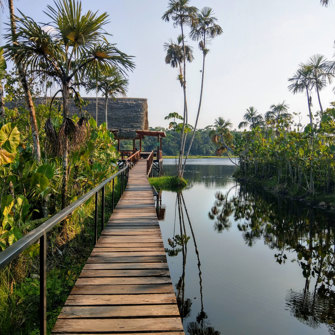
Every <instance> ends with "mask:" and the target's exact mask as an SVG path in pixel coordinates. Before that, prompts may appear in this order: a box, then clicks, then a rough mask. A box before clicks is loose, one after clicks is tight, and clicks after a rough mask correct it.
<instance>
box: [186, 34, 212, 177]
mask: <svg viewBox="0 0 335 335" xmlns="http://www.w3.org/2000/svg"><path fill="white" fill-rule="evenodd" d="M205 48H206V37H205V36H204V50H203V54H202V55H203V57H202V73H201V88H200V98H199V105H198V112H197V117H196V120H195V124H194V129H193V133H192V137H191V141H190V144H189V146H188V150H187V153H186V156H185V160H184V164H183V174H184V170H185V166H186V161H187V158H188V156H189V154H190V152H191V148H192V144H193V141H194V137H195V132H196V130H197V126H198V121H199V115H200V110H201V104H202V96H203V91H204V79H205V64H206V53H205Z"/></svg>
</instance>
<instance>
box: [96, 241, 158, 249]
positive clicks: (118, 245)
mask: <svg viewBox="0 0 335 335" xmlns="http://www.w3.org/2000/svg"><path fill="white" fill-rule="evenodd" d="M109 246H112V247H113V248H129V247H132V248H139V249H140V248H163V247H164V245H163V242H153V243H152V242H150V243H131V244H129V243H113V244H110V243H103V242H99V243H98V244H97V245H96V246H95V247H96V248H106V247H109Z"/></svg>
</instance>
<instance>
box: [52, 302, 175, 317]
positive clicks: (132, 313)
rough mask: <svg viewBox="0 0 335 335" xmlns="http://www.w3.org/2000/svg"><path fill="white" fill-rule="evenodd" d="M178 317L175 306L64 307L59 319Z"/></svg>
mask: <svg viewBox="0 0 335 335" xmlns="http://www.w3.org/2000/svg"><path fill="white" fill-rule="evenodd" d="M139 316H141V317H144V316H145V317H150V316H179V310H178V307H177V306H176V305H160V306H159V307H157V305H143V306H142V305H140V306H80V307H77V306H73V307H72V306H71V307H67V306H66V307H64V308H63V310H62V312H61V314H60V315H59V318H60V319H78V318H113V317H114V318H115V317H131V318H133V317H139Z"/></svg>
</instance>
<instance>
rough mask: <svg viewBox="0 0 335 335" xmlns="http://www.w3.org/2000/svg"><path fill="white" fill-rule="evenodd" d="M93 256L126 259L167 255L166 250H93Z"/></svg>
mask: <svg viewBox="0 0 335 335" xmlns="http://www.w3.org/2000/svg"><path fill="white" fill-rule="evenodd" d="M91 255H92V256H102V257H120V256H122V257H126V256H136V257H139V256H158V255H163V256H164V255H165V252H164V250H159V251H158V250H156V251H123V252H120V251H119V252H118V251H110V250H100V249H99V250H93V251H92V253H91Z"/></svg>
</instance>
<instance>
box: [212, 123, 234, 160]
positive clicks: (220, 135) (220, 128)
mask: <svg viewBox="0 0 335 335" xmlns="http://www.w3.org/2000/svg"><path fill="white" fill-rule="evenodd" d="M232 126H233V124H232V123H231V122H230V121H229V120H225V119H223V118H222V117H219V118H217V119H216V120H215V121H214V129H212V130H211V131H210V133H209V136H210V138H211V140H212V142H213V143H215V144H216V146H217V150H216V154H217V155H222V154H223V153H225V152H227V154H228V158H229V160H230V161H231V162H232V163H233V164H234V165H237V164H236V162H234V161H233V160H232V159H231V157H230V152H231V151H233V146H234V143H233V135H232V134H231V132H230V128H231V127H232Z"/></svg>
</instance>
